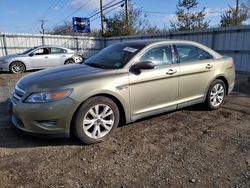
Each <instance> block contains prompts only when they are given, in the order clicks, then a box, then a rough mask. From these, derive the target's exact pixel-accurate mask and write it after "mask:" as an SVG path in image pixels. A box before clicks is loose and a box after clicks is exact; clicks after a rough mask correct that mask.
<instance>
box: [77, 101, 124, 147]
mask: <svg viewBox="0 0 250 188" xmlns="http://www.w3.org/2000/svg"><path fill="white" fill-rule="evenodd" d="M119 119H120V113H119V109H118V107H117V105H116V104H115V103H114V102H113V101H112V100H111V99H109V98H107V97H102V96H98V97H93V98H90V99H88V100H87V101H86V102H84V103H83V104H82V106H81V107H80V109H79V110H78V112H77V114H76V119H75V124H74V133H75V135H76V136H77V137H78V138H79V139H80V140H81V141H82V142H84V143H86V144H94V143H98V142H101V141H102V140H104V139H106V138H107V137H108V136H109V135H110V134H111V133H112V131H113V130H114V129H115V128H116V127H117V126H118V123H119Z"/></svg>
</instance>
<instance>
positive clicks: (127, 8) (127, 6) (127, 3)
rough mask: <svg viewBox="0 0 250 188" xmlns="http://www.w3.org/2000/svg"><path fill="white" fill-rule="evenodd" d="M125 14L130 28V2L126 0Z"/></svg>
mask: <svg viewBox="0 0 250 188" xmlns="http://www.w3.org/2000/svg"><path fill="white" fill-rule="evenodd" d="M125 14H126V25H127V28H129V2H128V0H125Z"/></svg>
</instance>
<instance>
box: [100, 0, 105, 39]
mask: <svg viewBox="0 0 250 188" xmlns="http://www.w3.org/2000/svg"><path fill="white" fill-rule="evenodd" d="M100 13H101V25H102V37H103V36H104V26H103V7H102V0H100Z"/></svg>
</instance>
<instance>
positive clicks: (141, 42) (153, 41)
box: [116, 39, 221, 58]
mask: <svg viewBox="0 0 250 188" xmlns="http://www.w3.org/2000/svg"><path fill="white" fill-rule="evenodd" d="M165 43H166V44H167V43H169V44H171V43H174V44H187V45H195V46H197V47H200V48H201V49H203V50H206V51H208V52H210V53H211V54H212V55H213V56H214V57H216V58H219V57H221V55H220V54H218V53H217V52H215V51H214V50H212V49H210V48H208V47H207V46H205V45H203V44H201V43H199V42H195V41H190V40H180V39H142V40H131V41H126V42H121V43H116V44H123V45H124V46H131V47H132V46H140V47H141V48H144V47H147V46H151V45H157V44H165Z"/></svg>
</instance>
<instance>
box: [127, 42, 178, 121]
mask: <svg viewBox="0 0 250 188" xmlns="http://www.w3.org/2000/svg"><path fill="white" fill-rule="evenodd" d="M145 61H152V62H153V63H154V64H155V68H154V69H151V70H141V73H140V74H139V75H136V74H134V73H132V72H129V92H130V106H131V116H132V121H134V120H136V119H139V118H142V117H145V116H148V115H153V114H157V113H161V112H164V111H168V110H173V109H176V100H177V96H178V74H179V67H178V64H174V63H173V56H172V47H171V46H170V45H160V46H155V47H152V48H150V49H148V50H147V51H146V52H145V53H143V54H142V56H141V57H140V58H139V60H138V61H137V62H145Z"/></svg>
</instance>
